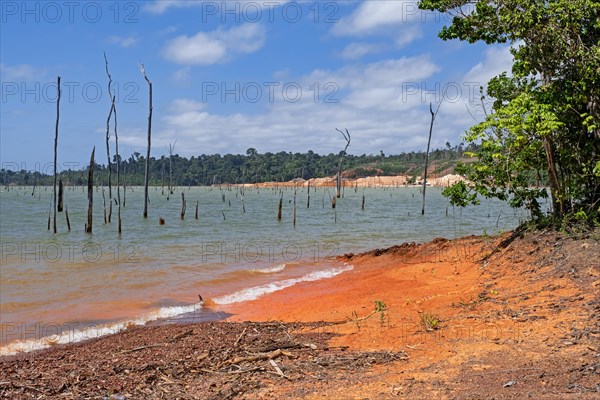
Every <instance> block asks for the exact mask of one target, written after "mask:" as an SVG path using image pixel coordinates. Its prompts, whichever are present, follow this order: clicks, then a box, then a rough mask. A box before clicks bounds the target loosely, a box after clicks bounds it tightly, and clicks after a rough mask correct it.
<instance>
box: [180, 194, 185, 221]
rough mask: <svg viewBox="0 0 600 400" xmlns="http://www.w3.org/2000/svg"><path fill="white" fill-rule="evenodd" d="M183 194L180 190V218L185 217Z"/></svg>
mask: <svg viewBox="0 0 600 400" xmlns="http://www.w3.org/2000/svg"><path fill="white" fill-rule="evenodd" d="M185 209H186V207H185V194H184V193H183V192H181V220H183V219H184V218H185Z"/></svg>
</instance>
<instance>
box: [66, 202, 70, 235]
mask: <svg viewBox="0 0 600 400" xmlns="http://www.w3.org/2000/svg"><path fill="white" fill-rule="evenodd" d="M65 218H66V220H67V229H68V230H69V232H71V221H69V209H68V208H67V206H65Z"/></svg>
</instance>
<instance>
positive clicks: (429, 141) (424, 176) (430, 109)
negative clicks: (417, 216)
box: [421, 98, 444, 215]
mask: <svg viewBox="0 0 600 400" xmlns="http://www.w3.org/2000/svg"><path fill="white" fill-rule="evenodd" d="M443 102H444V98H442V101H440V104H438V107H437V109H436V110H435V113H434V112H433V108H432V105H431V103H429V112H430V113H431V123H430V124H429V140H427V152H426V153H425V172H423V202H422V205H421V215H425V189H426V188H427V168H428V166H429V147H430V146H431V134H432V132H433V122H434V121H435V117H437V113H438V111H440V106H441V105H442V103H443Z"/></svg>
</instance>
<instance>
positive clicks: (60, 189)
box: [57, 179, 64, 212]
mask: <svg viewBox="0 0 600 400" xmlns="http://www.w3.org/2000/svg"><path fill="white" fill-rule="evenodd" d="M63 191H64V188H63V183H62V179H59V180H58V207H57V208H58V212H62V210H63V208H64V201H63V196H64V193H63Z"/></svg>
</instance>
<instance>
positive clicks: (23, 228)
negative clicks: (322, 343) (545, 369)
mask: <svg viewBox="0 0 600 400" xmlns="http://www.w3.org/2000/svg"><path fill="white" fill-rule="evenodd" d="M32 192H33V189H32V188H31V187H28V188H23V187H21V188H11V189H10V190H7V189H6V188H3V189H2V191H1V192H0V218H1V223H0V237H1V242H2V243H1V251H2V254H1V261H2V262H1V264H2V266H1V270H0V272H1V274H0V275H1V283H0V316H1V321H0V322H1V324H2V326H1V330H0V334H1V336H0V342H1V343H2V349H1V350H0V352H1V354H8V353H11V352H14V351H17V350H27V349H32V348H36V347H40V346H41V347H43V346H44V345H48V340H46V341H45V342H44V339H43V338H45V337H48V336H52V335H54V337H55V339H53V340H54V341H56V340H57V339H56V335H57V334H59V333H60V332H70V333H69V335H68V336H67V335H63V338H62V339H60V342H62V341H73V340H80V339H81V338H87V337H94V336H99V335H103V334H107V333H112V332H114V331H118V330H119V329H122V328H123V327H125V326H127V325H129V324H143V323H145V322H147V321H155V320H162V319H165V318H167V319H173V318H178V316H181V315H185V316H186V317H185V318H188V319H189V318H194V317H193V316H194V315H200V314H199V312H200V311H199V310H200V309H201V304H200V303H199V302H198V295H202V296H203V297H204V298H205V299H208V298H210V299H212V301H214V305H213V306H211V308H213V309H215V310H217V312H218V309H219V304H229V303H233V302H242V301H248V300H252V299H254V298H257V297H259V296H262V295H265V294H268V293H271V292H273V291H277V290H280V289H282V288H285V287H289V286H292V285H294V284H296V283H298V282H306V281H315V280H319V279H326V278H328V277H332V276H335V275H337V274H340V273H343V272H344V271H347V270H349V269H351V268H352V266H351V265H344V264H342V263H340V262H338V261H336V260H335V256H336V255H340V254H343V253H347V252H360V251H366V250H370V249H373V248H382V247H388V246H392V245H395V244H399V243H402V242H413V241H415V242H424V241H428V240H431V239H433V238H435V237H446V238H455V237H460V236H465V235H469V234H482V233H486V232H487V233H489V234H492V233H495V232H498V231H502V230H504V231H505V230H510V229H512V228H514V227H515V226H516V225H517V224H518V222H519V220H521V219H524V218H525V217H526V215H525V213H524V211H521V210H513V209H510V208H509V207H507V206H506V205H505V204H502V203H500V202H496V201H491V200H490V201H487V200H484V201H483V202H482V205H480V206H477V207H469V208H466V209H464V210H461V209H458V208H456V209H455V208H453V207H452V206H450V205H449V204H448V202H447V200H446V199H445V198H443V197H442V196H441V189H439V188H432V187H431V188H428V189H427V203H426V213H425V215H424V216H422V215H421V195H420V189H419V188H417V187H399V188H387V189H365V190H363V189H360V188H359V189H356V190H355V189H354V188H352V189H350V188H346V189H345V190H344V196H343V198H341V199H338V201H337V207H336V209H332V207H331V203H330V196H333V195H334V191H333V190H332V189H331V188H316V189H315V188H311V189H310V208H307V202H308V197H307V188H304V187H300V188H298V189H297V190H296V199H295V203H296V226H295V227H294V225H293V214H294V211H293V210H294V189H292V188H286V189H283V218H282V221H281V222H278V221H277V205H278V202H279V195H280V194H279V190H276V189H265V188H261V189H258V188H246V189H244V192H243V196H242V192H241V191H240V189H238V188H237V187H227V186H222V187H221V188H218V187H212V188H205V187H202V188H198V187H192V188H177V189H176V191H175V193H174V194H172V195H170V196H169V200H167V194H166V191H165V194H162V193H161V189H160V188H154V187H152V188H150V205H149V218H148V219H144V218H143V217H142V203H143V188H139V187H134V188H127V194H126V196H127V197H126V204H125V207H122V209H121V214H122V225H123V233H122V235H121V236H120V237H119V236H118V235H117V223H116V222H117V221H116V220H117V207H116V205H115V204H114V203H113V215H112V223H110V224H105V223H104V216H103V201H102V191H101V190H98V191H95V192H94V205H95V206H94V225H93V227H94V228H93V233H92V234H91V235H89V234H86V233H85V231H84V225H85V222H86V220H87V193H85V192H84V191H83V190H82V188H81V187H67V188H66V191H65V193H66V196H65V204H66V206H67V208H68V212H69V219H70V222H71V228H72V229H71V231H70V232H68V231H67V227H66V222H65V215H64V214H65V213H64V212H63V213H59V214H58V217H57V226H58V234H57V235H56V236H55V235H53V234H52V232H51V231H48V230H47V222H48V212H49V210H50V204H51V203H50V202H51V198H52V190H51V188H46V187H41V188H40V187H38V188H36V189H35V192H34V193H33V195H32ZM181 193H185V199H186V201H187V210H186V214H185V219H184V220H182V219H181V217H180V213H181V204H182V200H181V199H182V196H181ZM363 194H364V196H365V209H364V210H362V208H361V203H362V196H363ZM105 196H106V198H107V201H108V191H106V192H105ZM113 196H114V197H116V193H115V191H114V190H113ZM121 196H123V193H121ZM196 201H198V204H199V206H198V216H199V218H198V220H195V219H194V212H195V207H196ZM107 208H108V205H107ZM244 209H245V212H244ZM159 218H164V219H165V224H164V225H159V221H158V220H159ZM190 316H191V317H190ZM199 318H200V317H199ZM202 318H204V317H202ZM81 332H85V334H81ZM15 341H26V343H27V346H29V347H27V346H21V347H15ZM32 343H37V344H36V345H35V346H33V345H32ZM50 344H52V343H50Z"/></svg>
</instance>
